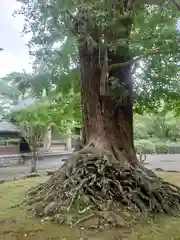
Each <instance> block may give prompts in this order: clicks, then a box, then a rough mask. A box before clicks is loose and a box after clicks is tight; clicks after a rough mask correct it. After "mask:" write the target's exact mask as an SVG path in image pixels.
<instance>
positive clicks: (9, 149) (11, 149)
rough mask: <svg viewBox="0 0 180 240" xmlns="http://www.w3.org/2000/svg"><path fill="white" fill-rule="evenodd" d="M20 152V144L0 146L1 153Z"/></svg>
mask: <svg viewBox="0 0 180 240" xmlns="http://www.w3.org/2000/svg"><path fill="white" fill-rule="evenodd" d="M3 154H19V145H9V146H0V155H3Z"/></svg>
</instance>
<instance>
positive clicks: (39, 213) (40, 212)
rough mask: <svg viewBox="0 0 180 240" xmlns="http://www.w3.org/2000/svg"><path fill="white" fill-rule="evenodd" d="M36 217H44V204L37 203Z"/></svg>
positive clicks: (35, 207)
mask: <svg viewBox="0 0 180 240" xmlns="http://www.w3.org/2000/svg"><path fill="white" fill-rule="evenodd" d="M34 211H35V215H36V216H37V217H42V216H43V215H44V206H43V204H42V203H40V202H39V203H36V204H35V206H34Z"/></svg>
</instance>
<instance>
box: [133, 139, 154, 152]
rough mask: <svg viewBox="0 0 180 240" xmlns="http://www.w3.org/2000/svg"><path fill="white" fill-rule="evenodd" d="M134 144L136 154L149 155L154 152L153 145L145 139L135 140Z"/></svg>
mask: <svg viewBox="0 0 180 240" xmlns="http://www.w3.org/2000/svg"><path fill="white" fill-rule="evenodd" d="M134 144H135V148H136V149H137V152H142V153H149V154H150V153H155V152H156V148H155V144H154V143H152V142H151V141H149V140H146V139H140V140H136V141H135V143H134Z"/></svg>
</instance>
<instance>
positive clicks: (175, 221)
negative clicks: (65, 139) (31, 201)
mask: <svg viewBox="0 0 180 240" xmlns="http://www.w3.org/2000/svg"><path fill="white" fill-rule="evenodd" d="M159 175H160V176H161V177H164V178H165V179H167V180H169V181H171V182H173V183H175V184H178V185H180V174H178V173H161V174H159ZM46 179H47V178H46V177H40V178H34V179H27V180H20V181H15V182H8V183H5V184H1V185H0V240H23V239H27V240H45V239H46V240H50V239H52V240H62V239H63V240H65V239H67V240H76V239H81V240H83V239H84V240H85V239H86V240H87V239H88V240H111V239H112V240H113V239H114V240H121V239H128V240H135V239H144V240H156V239H157V240H161V239H162V240H163V239H166V240H171V239H176V240H177V239H180V227H179V226H180V218H172V217H166V216H158V217H157V219H154V220H151V221H149V222H148V223H147V222H146V223H143V224H141V225H137V226H134V228H133V229H119V230H117V229H116V230H111V231H108V232H100V233H97V232H95V231H87V230H85V229H72V228H67V227H61V226H58V225H56V224H53V223H49V222H41V221H40V219H36V218H34V217H32V216H31V215H29V214H28V213H27V212H26V211H25V209H24V207H23V205H22V204H21V205H20V206H18V204H19V203H20V202H21V201H22V200H23V198H24V196H25V192H26V191H27V190H28V188H29V187H31V186H33V185H36V184H38V183H40V182H43V181H45V180H46ZM122 235H123V236H126V238H121V237H120V236H122Z"/></svg>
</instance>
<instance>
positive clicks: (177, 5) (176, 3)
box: [171, 0, 180, 12]
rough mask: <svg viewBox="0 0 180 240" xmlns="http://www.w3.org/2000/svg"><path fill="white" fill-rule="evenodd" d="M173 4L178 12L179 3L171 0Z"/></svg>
mask: <svg viewBox="0 0 180 240" xmlns="http://www.w3.org/2000/svg"><path fill="white" fill-rule="evenodd" d="M171 2H173V4H174V5H175V6H176V8H177V10H178V11H179V12H180V3H178V2H177V1H176V0H171Z"/></svg>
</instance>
